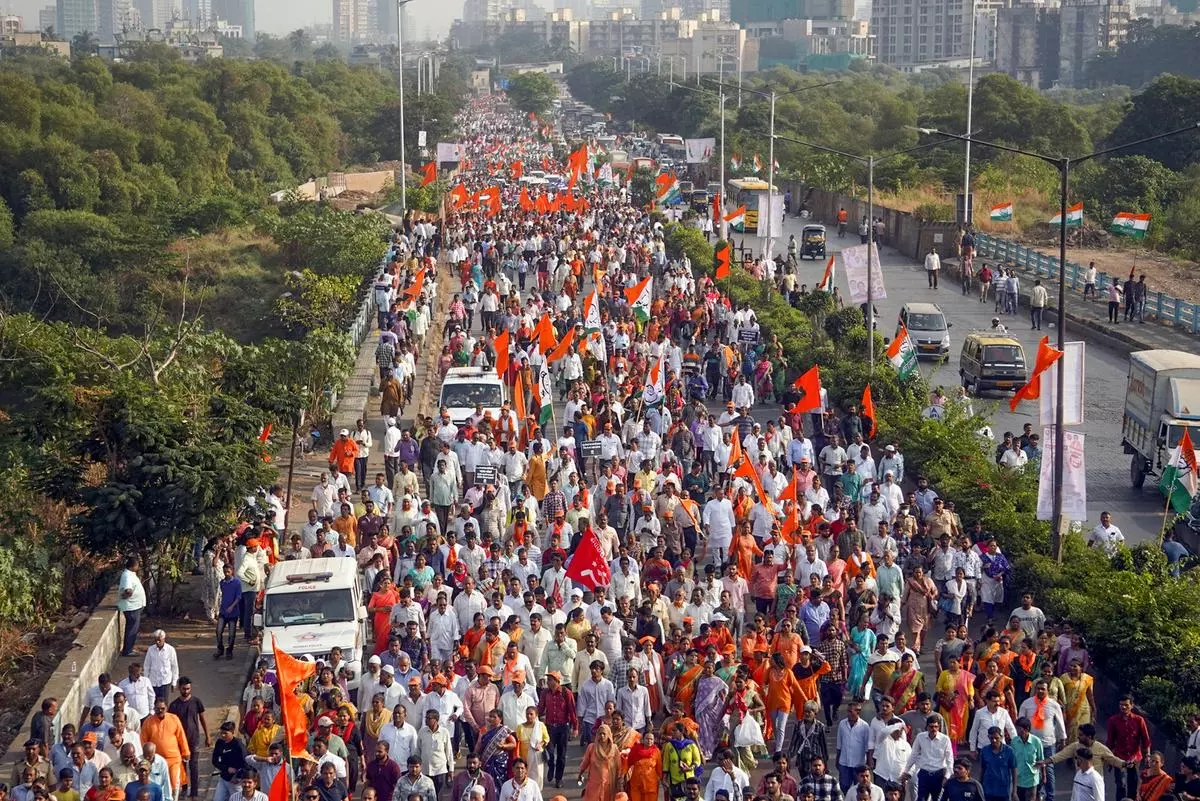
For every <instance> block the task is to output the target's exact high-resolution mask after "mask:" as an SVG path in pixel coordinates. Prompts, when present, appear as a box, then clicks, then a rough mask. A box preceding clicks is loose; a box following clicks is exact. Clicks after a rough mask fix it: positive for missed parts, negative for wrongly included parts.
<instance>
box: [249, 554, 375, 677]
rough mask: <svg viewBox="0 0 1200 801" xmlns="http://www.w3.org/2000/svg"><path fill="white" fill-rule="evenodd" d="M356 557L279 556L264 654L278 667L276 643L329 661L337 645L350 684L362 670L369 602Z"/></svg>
mask: <svg viewBox="0 0 1200 801" xmlns="http://www.w3.org/2000/svg"><path fill="white" fill-rule="evenodd" d="M363 597H364V596H363V587H362V579H361V574H360V573H359V572H358V564H357V561H356V560H354V559H347V558H344V557H343V558H337V557H328V558H320V559H296V560H294V561H290V562H277V563H276V564H275V566H274V567H273V568H272V569H271V575H270V577H269V578H268V579H267V586H266V592H265V593H264V595H263V611H262V614H261V615H259V616H256V617H257V619H256V620H255V623H256V624H257V625H260V626H262V628H263V644H262V655H263V658H264V659H265V660H266V661H267V663H268V664H269V665H270V666H271V667H274V664H275V647H276V646H278V647H279V649H280V650H281V651H283V652H284V653H286V654H289V655H291V656H294V657H296V658H297V659H299V658H301V657H303V656H305V655H309V656H312V657H313V658H314V659H323V660H326V661H328V659H329V652H330V651H331V650H333V648H334V647H338V648H341V649H342V658H343V659H344V660H345V661H346V671H347V675H346V683H347V686H348V687H349V688H350V689H354V688H355V687H357V686H358V684H359V679H360V678H361V676H362V659H363V648H364V646H365V644H366V641H367V627H368V625H369V624H368V617H367V607H366V606H365V605H364V604H363Z"/></svg>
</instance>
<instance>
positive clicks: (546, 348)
mask: <svg viewBox="0 0 1200 801" xmlns="http://www.w3.org/2000/svg"><path fill="white" fill-rule="evenodd" d="M533 338H534V340H535V341H536V342H537V343H538V350H540V351H541V352H542V354H543V355H545V354H547V353H549V352H550V351H552V350H554V346H555V345H557V344H558V338H557V337H556V336H555V335H554V325H553V324H551V322H550V315H548V314H543V315H542V319H540V320H538V324H537V325H536V326H534V329H533Z"/></svg>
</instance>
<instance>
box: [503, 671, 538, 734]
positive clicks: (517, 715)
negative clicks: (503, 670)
mask: <svg viewBox="0 0 1200 801" xmlns="http://www.w3.org/2000/svg"><path fill="white" fill-rule="evenodd" d="M537 705H538V702H537V696H536V695H534V693H533V690H532V689H531V688H530V687H529V686H528V685H527V684H526V683H525V671H524V670H518V671H516V672H514V673H513V676H512V687H510V688H509V689H508V690H506V691H505V692H504V694H503V695H501V696H500V715H501V717H502V718H503V719H504V725H505V726H507V727H508V728H510V729H512V730H513V731H516V730H517V727H518V726H520V725H521V724H522V723H524V722H525V710H526V709H528V708H529V707H531V706H532V707H536V706H537Z"/></svg>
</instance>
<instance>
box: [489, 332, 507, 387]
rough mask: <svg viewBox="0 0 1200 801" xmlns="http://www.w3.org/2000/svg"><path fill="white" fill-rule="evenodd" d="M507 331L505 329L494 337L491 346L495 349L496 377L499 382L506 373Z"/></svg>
mask: <svg viewBox="0 0 1200 801" xmlns="http://www.w3.org/2000/svg"><path fill="white" fill-rule="evenodd" d="M508 337H509V334H508V329H507V328H505V329H504V330H503V331H501V332H500V333H499V334H497V335H496V339H495V340H493V342H492V345H493V346H494V347H495V348H496V375H498V376H500V380H501V381H503V380H504V376H505V375H506V374H507V373H508V348H509V343H508Z"/></svg>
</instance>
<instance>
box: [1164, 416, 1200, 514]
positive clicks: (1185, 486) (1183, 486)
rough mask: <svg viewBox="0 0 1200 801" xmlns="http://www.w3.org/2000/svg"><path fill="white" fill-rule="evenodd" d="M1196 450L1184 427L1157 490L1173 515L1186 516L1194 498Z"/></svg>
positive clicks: (1190, 436) (1189, 434) (1187, 430)
mask: <svg viewBox="0 0 1200 801" xmlns="http://www.w3.org/2000/svg"><path fill="white" fill-rule="evenodd" d="M1196 473H1197V463H1196V450H1195V448H1193V447H1192V435H1191V433H1190V429H1188V428H1187V427H1186V426H1185V427H1184V429H1183V437H1182V438H1180V440H1179V446H1178V447H1177V448H1173V449H1172V450H1171V458H1170V460H1169V461H1168V462H1167V466H1166V467H1164V468H1163V472H1162V479H1161V480H1160V481H1159V482H1158V488H1159V489H1160V490H1162V492H1163V495H1165V496H1166V497H1167V501H1168V502H1169V503H1170V505H1171V508H1172V509H1173V510H1175V514H1179V515H1182V514H1186V513H1187V511H1188V510H1189V509H1191V508H1192V499H1193V498H1195V497H1196Z"/></svg>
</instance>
